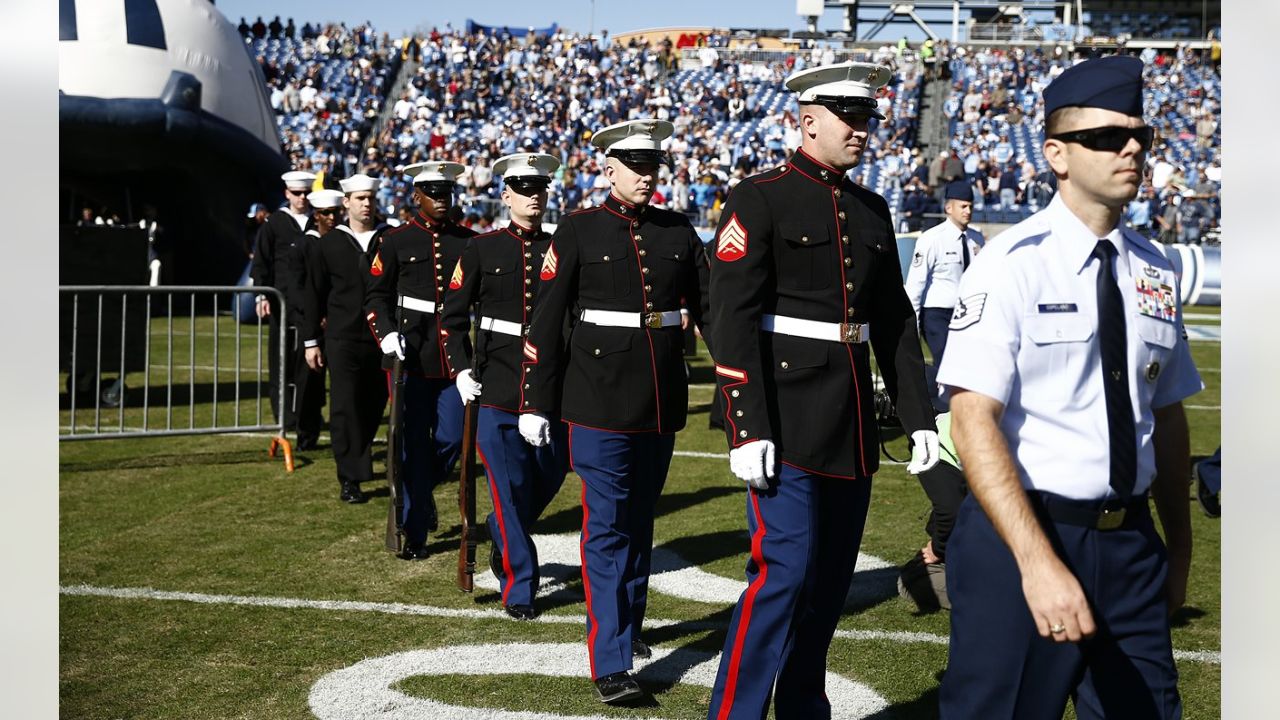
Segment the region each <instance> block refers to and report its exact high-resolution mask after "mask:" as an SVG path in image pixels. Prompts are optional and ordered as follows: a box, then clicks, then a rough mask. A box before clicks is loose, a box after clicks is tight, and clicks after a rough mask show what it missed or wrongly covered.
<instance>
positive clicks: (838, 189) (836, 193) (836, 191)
mask: <svg viewBox="0 0 1280 720" xmlns="http://www.w3.org/2000/svg"><path fill="white" fill-rule="evenodd" d="M832 193H833V194H834V195H835V196H836V197H840V195H841V192H840V188H836V189H835V190H833V191H832Z"/></svg>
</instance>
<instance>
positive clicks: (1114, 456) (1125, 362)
mask: <svg viewBox="0 0 1280 720" xmlns="http://www.w3.org/2000/svg"><path fill="white" fill-rule="evenodd" d="M1115 254H1116V248H1115V246H1114V245H1112V244H1111V241H1109V240H1099V241H1098V245H1097V246H1096V247H1095V248H1094V249H1093V256H1094V257H1096V258H1098V261H1099V263H1100V267H1099V268H1098V341H1099V343H1098V344H1099V346H1100V349H1101V352H1102V387H1103V390H1104V391H1105V393H1106V398H1107V435H1108V436H1109V439H1110V441H1111V487H1112V489H1113V490H1115V491H1116V495H1118V496H1119V497H1120V499H1122V500H1124V501H1128V500H1129V499H1130V498H1132V497H1133V484H1134V482H1135V481H1136V480H1137V475H1138V449H1137V439H1136V436H1135V430H1134V421H1133V405H1132V404H1131V403H1130V401H1129V359H1128V358H1129V354H1128V342H1127V341H1126V340H1125V310H1124V297H1123V296H1122V295H1121V294H1120V286H1119V285H1117V284H1116V273H1115V269H1114V267H1113V265H1112V257H1113V256H1114V255H1115Z"/></svg>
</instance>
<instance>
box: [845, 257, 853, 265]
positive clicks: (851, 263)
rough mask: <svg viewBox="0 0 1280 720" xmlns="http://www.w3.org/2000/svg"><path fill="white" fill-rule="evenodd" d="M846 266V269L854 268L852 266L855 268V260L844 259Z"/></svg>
mask: <svg viewBox="0 0 1280 720" xmlns="http://www.w3.org/2000/svg"><path fill="white" fill-rule="evenodd" d="M844 266H845V267H852V266H853V258H845V259H844Z"/></svg>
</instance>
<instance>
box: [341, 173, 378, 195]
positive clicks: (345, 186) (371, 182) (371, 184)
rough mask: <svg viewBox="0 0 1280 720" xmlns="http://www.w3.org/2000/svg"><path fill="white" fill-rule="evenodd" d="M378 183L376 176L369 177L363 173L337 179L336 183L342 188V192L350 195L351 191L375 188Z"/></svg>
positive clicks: (372, 189)
mask: <svg viewBox="0 0 1280 720" xmlns="http://www.w3.org/2000/svg"><path fill="white" fill-rule="evenodd" d="M378 184H379V181H378V178H375V177H369V176H368V175H365V174H364V173H359V174H356V175H352V176H351V177H349V178H346V179H344V180H339V181H338V185H339V186H340V187H341V188H342V192H344V193H346V194H347V195H350V194H351V193H357V192H364V191H365V190H369V191H374V190H377V189H378Z"/></svg>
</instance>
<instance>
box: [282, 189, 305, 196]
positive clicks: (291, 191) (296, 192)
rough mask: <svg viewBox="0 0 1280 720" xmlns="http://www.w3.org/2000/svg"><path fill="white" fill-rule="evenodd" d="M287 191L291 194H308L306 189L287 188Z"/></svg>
mask: <svg viewBox="0 0 1280 720" xmlns="http://www.w3.org/2000/svg"><path fill="white" fill-rule="evenodd" d="M285 192H287V193H289V194H290V195H306V194H307V191H306V190H286V191H285Z"/></svg>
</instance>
